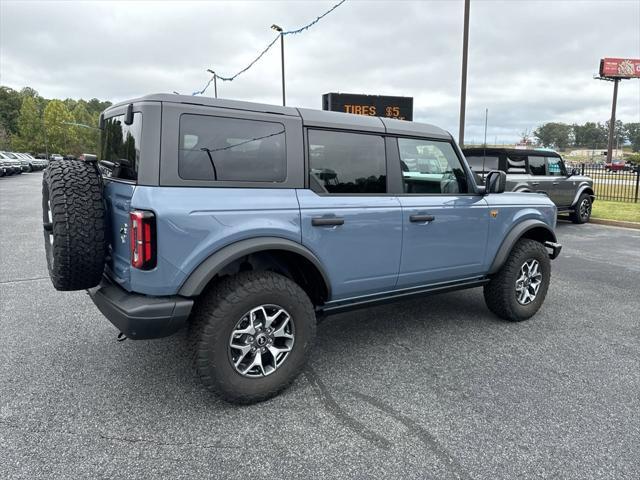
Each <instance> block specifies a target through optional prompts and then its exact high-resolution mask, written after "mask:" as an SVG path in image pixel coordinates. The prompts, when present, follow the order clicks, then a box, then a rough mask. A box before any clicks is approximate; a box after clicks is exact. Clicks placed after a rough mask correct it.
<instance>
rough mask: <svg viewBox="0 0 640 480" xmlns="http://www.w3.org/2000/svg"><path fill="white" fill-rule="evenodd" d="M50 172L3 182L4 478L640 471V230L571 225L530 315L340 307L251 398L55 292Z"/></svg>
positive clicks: (415, 304)
mask: <svg viewBox="0 0 640 480" xmlns="http://www.w3.org/2000/svg"><path fill="white" fill-rule="evenodd" d="M41 177H42V174H41V173H32V174H23V175H21V176H19V177H8V178H0V313H1V315H0V317H1V320H0V339H1V340H0V342H1V346H0V365H1V367H0V478H3V479H7V478H134V477H135V478H140V477H162V478H203V477H209V478H225V479H226V478H328V477H339V478H347V477H349V478H405V479H408V478H444V479H446V478H465V479H480V478H483V479H484V478H487V479H495V478H509V479H510V478H516V477H522V478H551V477H553V478H576V479H578V478H580V479H584V478H612V479H621V478H638V476H639V475H640V456H639V453H638V452H639V451H640V334H639V332H640V313H639V312H640V231H637V230H636V231H634V230H629V229H620V228H615V227H605V226H600V225H582V226H576V225H572V224H570V223H560V225H559V227H558V235H559V238H560V241H561V242H562V243H563V244H564V249H563V252H562V254H561V256H560V258H559V259H558V260H556V261H554V262H553V268H554V270H553V273H552V285H551V289H550V291H549V294H548V297H547V300H546V303H545V304H544V306H543V307H542V309H541V311H540V312H539V313H538V314H537V316H536V317H534V318H533V319H532V320H530V321H527V322H524V323H518V324H510V323H505V322H503V321H500V320H499V319H497V318H496V317H494V316H493V315H492V314H490V313H489V311H488V310H487V308H486V307H485V305H484V301H483V299H482V292H481V290H479V289H476V290H470V291H462V292H454V293H449V294H443V295H440V296H434V297H430V298H426V299H421V300H412V301H407V302H405V303H401V304H396V305H388V306H383V307H377V308H372V309H368V310H362V311H357V312H353V313H348V314H342V315H339V316H335V317H331V318H329V319H328V320H326V321H325V322H323V323H322V324H321V325H320V326H319V329H318V338H317V346H316V348H315V350H314V351H313V356H312V361H311V364H310V367H309V368H308V370H307V371H306V372H305V373H304V374H302V375H301V376H300V377H299V379H298V380H297V381H296V382H295V383H294V385H293V386H292V388H290V389H289V390H287V391H285V392H284V393H283V394H282V395H280V396H278V397H277V398H275V399H273V400H270V401H268V402H265V403H262V404H259V405H254V406H250V407H236V406H232V405H229V404H226V403H223V402H221V401H220V400H218V399H217V398H216V397H214V396H212V395H210V394H209V393H207V392H206V391H204V389H203V388H201V387H200V385H199V384H198V382H197V381H196V379H195V377H194V375H193V373H192V370H191V365H190V360H189V354H188V351H187V349H186V342H185V338H184V335H182V334H179V335H177V336H175V337H172V338H168V339H163V340H156V341H141V342H134V341H131V340H128V341H125V342H121V343H119V342H117V341H116V334H117V333H118V332H117V331H116V330H115V328H114V327H113V326H111V324H110V323H108V322H107V321H106V320H105V319H104V318H103V317H102V316H101V314H100V313H99V312H98V310H97V309H96V308H95V307H94V306H93V304H92V303H91V302H90V300H89V298H88V297H87V295H86V294H85V293H84V292H68V293H62V292H56V291H55V290H54V289H53V287H52V286H51V283H50V281H49V279H48V277H47V269H46V263H45V258H44V250H43V246H42V244H43V238H42V232H41V211H40V198H41V197H40V182H41Z"/></svg>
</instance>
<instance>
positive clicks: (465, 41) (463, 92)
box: [458, 0, 471, 147]
mask: <svg viewBox="0 0 640 480" xmlns="http://www.w3.org/2000/svg"><path fill="white" fill-rule="evenodd" d="M470 3H471V2H470V0H464V33H463V36H462V85H461V87H460V130H459V134H458V144H459V145H460V147H463V146H464V120H465V118H464V117H465V111H466V106H467V57H468V52H469V7H470Z"/></svg>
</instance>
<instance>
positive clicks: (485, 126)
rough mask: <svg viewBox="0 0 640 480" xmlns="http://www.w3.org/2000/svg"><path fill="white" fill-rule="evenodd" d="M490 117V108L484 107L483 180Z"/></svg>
mask: <svg viewBox="0 0 640 480" xmlns="http://www.w3.org/2000/svg"><path fill="white" fill-rule="evenodd" d="M488 119H489V109H488V108H485V109H484V145H483V147H484V149H483V151H482V180H484V179H485V176H486V174H485V171H484V162H485V160H486V159H487V120H488Z"/></svg>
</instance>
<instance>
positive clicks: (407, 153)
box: [398, 138, 468, 194]
mask: <svg viewBox="0 0 640 480" xmlns="http://www.w3.org/2000/svg"><path fill="white" fill-rule="evenodd" d="M398 148H399V150H400V166H401V168H402V177H403V182H404V191H405V193H424V194H430V193H431V194H434V193H435V194H449V193H467V192H468V185H467V179H466V175H465V172H464V169H463V168H462V164H461V163H460V159H459V158H458V156H457V155H456V153H455V151H454V150H453V147H452V146H451V144H450V143H448V142H443V141H437V140H417V139H409V138H399V139H398Z"/></svg>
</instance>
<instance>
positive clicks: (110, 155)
mask: <svg viewBox="0 0 640 480" xmlns="http://www.w3.org/2000/svg"><path fill="white" fill-rule="evenodd" d="M141 138H142V114H141V113H139V112H136V113H134V114H133V123H132V124H131V125H125V123H124V115H116V116H115V117H110V118H107V119H106V120H105V125H104V128H103V130H102V134H101V138H100V159H101V160H106V161H108V162H111V163H113V164H114V168H113V169H110V170H105V169H101V170H102V172H103V174H104V175H106V176H108V177H111V178H118V179H122V180H133V181H137V180H138V169H139V167H140V143H141Z"/></svg>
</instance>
